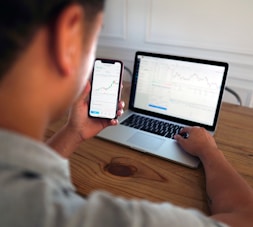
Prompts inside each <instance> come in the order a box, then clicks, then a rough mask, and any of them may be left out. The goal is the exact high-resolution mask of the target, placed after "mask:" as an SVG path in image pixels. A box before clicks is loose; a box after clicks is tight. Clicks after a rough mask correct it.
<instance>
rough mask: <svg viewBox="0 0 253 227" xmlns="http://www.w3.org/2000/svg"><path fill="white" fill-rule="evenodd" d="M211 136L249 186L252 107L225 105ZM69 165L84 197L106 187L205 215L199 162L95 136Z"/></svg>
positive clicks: (252, 179) (251, 180) (252, 154)
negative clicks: (191, 163) (163, 156)
mask: <svg viewBox="0 0 253 227" xmlns="http://www.w3.org/2000/svg"><path fill="white" fill-rule="evenodd" d="M129 89H130V85H129V84H127V85H126V86H125V87H124V89H123V93H122V96H123V98H124V97H128V94H129ZM62 124H63V120H60V121H59V122H57V123H55V124H54V125H52V126H51V127H50V128H49V130H48V132H47V137H48V136H50V135H52V133H53V132H54V131H56V130H57V129H58V128H59V127H60V126H61V125H62ZM214 137H215V139H216V142H217V144H218V146H219V148H220V149H221V150H222V151H223V152H224V155H225V156H226V158H227V159H228V161H229V162H230V163H231V164H232V165H233V166H234V168H235V169H236V170H237V171H238V172H239V173H240V174H241V175H242V176H243V177H244V178H245V179H246V181H247V182H248V183H249V184H250V185H251V186H252V187H253V177H252V176H253V110H252V109H250V108H246V107H241V106H237V105H232V104H228V103H223V104H222V108H221V114H220V117H219V122H218V128H217V132H216V134H215V136H214ZM70 166H71V171H72V180H73V183H74V185H75V186H76V188H77V191H78V193H80V194H81V195H83V196H86V195H88V194H89V193H90V192H92V191H94V190H106V191H109V192H111V193H113V194H115V195H119V196H123V197H125V198H135V199H146V200H150V201H154V202H164V201H169V202H171V203H173V204H176V205H179V206H182V207H193V208H197V209H199V210H201V211H203V212H204V213H206V214H209V210H208V206H207V200H206V193H205V176H204V171H203V168H202V166H200V167H199V168H198V169H190V168H187V167H184V166H181V165H178V164H174V163H172V162H169V161H165V160H162V159H159V158H157V157H154V156H151V155H147V154H143V153H141V152H137V151H134V150H131V149H129V148H126V147H123V146H120V145H117V144H114V143H110V142H107V141H103V140H101V139H98V138H93V139H90V140H88V141H86V142H84V143H83V144H82V145H81V146H80V148H79V149H78V150H77V151H76V152H75V153H74V154H73V155H72V156H71V157H70ZM220 174H222V173H220Z"/></svg>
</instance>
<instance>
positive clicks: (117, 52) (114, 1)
mask: <svg viewBox="0 0 253 227" xmlns="http://www.w3.org/2000/svg"><path fill="white" fill-rule="evenodd" d="M252 9H253V1H252V0H232V1H231V0H212V1H211V0H209V1H207V0H206V1H203V0H107V5H106V10H105V19H104V26H103V29H102V32H101V35H100V39H99V47H98V51H97V55H98V56H100V57H110V58H117V59H121V60H122V61H123V62H124V63H125V65H126V66H127V67H129V68H130V69H132V68H133V59H134V54H135V51H136V50H145V51H153V52H160V53H166V54H173V55H182V56H189V57H196V58H205V59H211V60H221V61H226V62H228V63H229V65H230V69H229V74H228V79H227V86H229V87H231V88H233V89H235V90H236V91H237V92H238V93H239V94H240V95H241V98H242V100H243V105H246V106H251V107H253V98H252V95H253V92H252V90H253V13H252ZM125 79H129V77H128V75H127V73H126V74H125ZM224 100H225V101H229V102H234V101H235V99H234V97H233V96H231V95H230V94H229V93H226V92H225V96H224Z"/></svg>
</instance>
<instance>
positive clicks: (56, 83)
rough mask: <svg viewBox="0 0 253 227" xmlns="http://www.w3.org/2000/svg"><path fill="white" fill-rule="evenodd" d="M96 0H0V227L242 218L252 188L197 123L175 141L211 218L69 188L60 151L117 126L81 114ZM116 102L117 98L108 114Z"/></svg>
mask: <svg viewBox="0 0 253 227" xmlns="http://www.w3.org/2000/svg"><path fill="white" fill-rule="evenodd" d="M103 4H104V2H103V0H57V1H56V0H55V1H54V0H43V1H39V0H30V1H29V0H27V1H20V0H9V1H4V2H2V3H0V18H1V19H0V29H1V32H0V58H1V63H0V110H1V111H0V185H1V187H0V226H1V227H4V226H8V227H10V226H11V227H13V226H14V227H15V226H26V227H28V226H36V227H38V226H57V227H58V226H59V227H61V226H63V227H64V226H71V227H73V226H117V227H119V226H120V227H124V226H147V227H148V226H226V225H225V224H222V223H221V222H224V223H227V224H229V225H231V226H250V225H251V223H253V218H252V215H251V212H252V210H253V195H252V189H251V188H250V187H249V186H248V185H247V184H246V183H245V181H244V180H242V178H241V177H240V176H239V175H238V174H237V173H236V172H235V171H234V170H233V169H232V167H231V166H230V165H229V164H228V162H227V161H226V160H225V158H224V157H223V155H222V153H221V152H220V151H219V150H218V148H217V146H216V144H215V142H214V140H213V138H212V137H211V136H209V135H208V133H206V131H204V130H203V129H201V128H185V129H184V130H183V131H185V132H187V133H188V134H189V138H188V139H183V138H182V137H181V136H179V135H177V136H176V137H175V139H176V140H177V141H178V143H179V144H180V145H181V146H183V147H184V148H185V149H186V150H187V151H188V152H189V153H191V154H192V155H196V156H198V157H199V158H200V159H201V161H202V162H203V165H204V168H205V172H206V184H207V193H208V195H209V198H210V207H211V210H212V213H213V217H212V218H208V217H206V216H204V215H202V214H201V213H199V212H198V211H196V210H186V209H182V208H179V207H175V206H173V205H171V204H169V203H163V204H154V203H150V202H148V201H135V200H131V201H128V200H124V199H121V198H116V197H113V196H111V195H109V194H107V193H104V192H96V193H94V194H92V195H90V196H89V197H88V198H87V200H84V199H82V198H81V197H79V196H78V195H77V194H76V193H75V190H74V187H73V185H72V184H71V179H70V173H69V167H68V161H67V159H66V158H67V157H68V156H69V155H70V154H71V153H72V152H74V150H75V148H76V147H78V145H79V144H80V143H82V142H84V141H85V140H86V139H88V138H91V137H92V136H94V135H96V133H98V132H99V131H100V130H102V129H103V128H104V127H106V126H108V125H113V124H117V121H116V120H112V121H106V120H93V119H90V118H88V117H87V102H86V101H87V96H88V93H89V83H88V78H89V74H90V72H91V68H92V64H93V60H94V55H95V50H96V42H97V37H98V34H99V30H100V27H101V24H102V16H103V15H102V9H103ZM72 103H74V105H73V107H72V108H71V109H70V114H69V119H68V121H67V123H66V125H65V126H64V127H63V128H62V129H61V130H60V131H59V132H58V133H56V134H55V135H54V136H53V137H52V138H51V139H50V140H49V141H47V144H48V145H46V144H44V143H43V142H42V141H43V135H44V132H45V129H46V128H47V127H48V125H49V124H50V123H51V122H53V121H54V120H55V119H57V118H58V117H59V116H61V115H62V114H63V113H64V112H65V111H66V110H67V109H68V108H69V107H70V106H71V104H72ZM123 106H124V105H123V103H122V102H120V103H119V111H118V115H120V114H121V112H122V108H123ZM49 146H50V147H51V148H52V149H51V148H50V147H49ZM220 173H222V174H220ZM218 221H221V222H218Z"/></svg>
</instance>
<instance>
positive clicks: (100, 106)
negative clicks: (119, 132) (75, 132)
mask: <svg viewBox="0 0 253 227" xmlns="http://www.w3.org/2000/svg"><path fill="white" fill-rule="evenodd" d="M122 73H123V63H122V62H121V61H119V60H112V59H101V58H97V59H96V60H95V62H94V66H93V71H92V77H91V92H90V102H89V116H90V117H97V118H105V119H115V118H117V109H118V102H119V99H120V94H121V80H122Z"/></svg>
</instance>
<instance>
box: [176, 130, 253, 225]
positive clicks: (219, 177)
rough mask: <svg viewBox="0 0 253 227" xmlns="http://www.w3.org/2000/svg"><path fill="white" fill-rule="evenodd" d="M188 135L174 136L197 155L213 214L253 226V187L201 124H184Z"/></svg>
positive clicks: (223, 218) (228, 221) (214, 216)
mask: <svg viewBox="0 0 253 227" xmlns="http://www.w3.org/2000/svg"><path fill="white" fill-rule="evenodd" d="M182 132H186V133H188V134H189V138H188V139H184V138H183V137H181V136H180V135H177V136H175V139H176V140H177V141H178V143H179V144H180V145H181V146H182V147H183V148H184V149H185V150H186V151H187V152H189V153H190V154H192V155H194V156H197V157H199V158H200V160H201V162H202V163H203V166H204V170H205V175H206V190H207V194H208V197H209V205H210V209H211V212H212V217H213V218H215V219H217V220H219V221H223V222H224V223H227V224H229V225H231V226H252V223H253V215H252V211H253V190H252V188H251V187H250V186H249V185H248V184H247V183H246V181H245V180H244V179H243V178H242V177H241V176H240V175H239V174H238V173H237V172H236V171H235V169H234V168H233V167H232V166H231V165H230V164H229V162H228V161H227V160H226V159H225V157H224V155H223V153H222V152H221V151H220V150H219V149H218V147H217V145H216V143H215V141H214V139H213V137H212V136H211V135H210V134H209V133H208V132H207V131H206V130H204V129H203V128H198V127H193V128H185V129H183V131H182Z"/></svg>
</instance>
